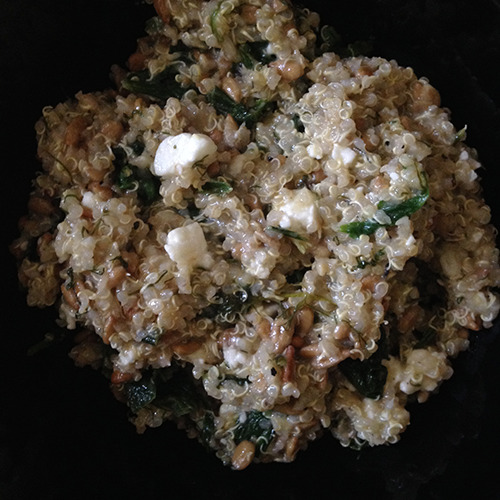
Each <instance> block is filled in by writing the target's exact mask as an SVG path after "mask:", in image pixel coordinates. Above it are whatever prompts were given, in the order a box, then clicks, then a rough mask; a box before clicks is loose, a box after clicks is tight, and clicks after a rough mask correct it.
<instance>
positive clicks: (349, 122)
mask: <svg viewBox="0 0 500 500" xmlns="http://www.w3.org/2000/svg"><path fill="white" fill-rule="evenodd" d="M154 7H155V9H156V12H157V14H158V15H157V16H156V17H153V18H152V19H151V20H150V21H149V22H148V23H147V26H146V35H145V36H144V38H142V39H140V40H138V44H137V50H136V52H135V53H134V54H132V55H131V56H130V58H129V60H128V66H127V68H119V67H118V66H114V67H113V68H112V72H113V75H114V80H115V81H116V82H117V87H116V89H114V90H105V91H102V92H93V93H85V94H84V93H81V92H80V93H78V94H77V95H76V96H75V98H74V99H71V100H69V101H67V102H63V103H61V104H58V105H57V106H55V107H47V108H45V109H44V110H43V113H42V117H41V119H40V120H39V121H38V123H37V124H36V134H37V138H38V156H39V158H40V161H41V163H42V166H43V171H42V172H41V173H40V174H39V175H38V176H37V177H36V179H35V182H34V190H33V193H32V195H31V198H30V201H29V206H28V214H27V216H26V217H24V218H23V219H22V221H21V223H20V227H21V234H20V236H19V238H18V239H17V240H16V241H15V242H14V243H13V244H12V251H13V253H14V254H15V255H16V257H18V260H19V279H20V282H21V283H22V285H23V286H24V287H25V288H26V291H27V301H28V304H29V305H30V306H36V307H48V306H52V307H56V308H57V309H58V311H59V323H60V325H61V326H63V327H65V328H67V329H68V330H69V331H70V332H73V333H71V334H72V335H73V336H74V340H75V346H74V347H73V349H72V350H71V353H70V355H71V357H72V358H73V359H74V361H75V364H76V365H77V366H87V365H90V366H92V367H93V368H95V369H98V370H100V371H102V373H103V374H104V375H105V376H106V377H107V378H108V379H109V383H110V386H111V390H112V393H113V394H114V395H115V396H116V397H117V398H118V399H119V400H120V401H123V402H124V403H125V404H126V405H128V407H129V409H130V412H131V414H132V415H133V416H132V421H133V423H134V424H135V426H136V428H137V430H138V432H143V431H145V429H146V428H147V427H156V426H159V425H161V424H162V423H163V422H164V421H166V420H175V421H176V422H178V424H179V426H181V427H183V428H185V429H187V432H188V434H189V435H190V436H196V437H197V438H198V439H199V440H200V441H201V442H202V443H203V444H204V445H206V446H208V447H209V448H211V449H213V450H214V452H215V453H216V455H217V456H218V457H219V458H220V459H221V460H222V462H223V463H225V464H228V465H231V466H232V467H233V468H235V469H243V468H245V467H247V466H248V465H249V464H250V463H251V462H252V461H261V462H270V461H285V462H288V461H292V460H293V459H294V458H295V456H296V454H297V452H298V451H299V450H301V449H304V448H305V447H306V446H307V444H308V442H310V441H311V440H314V439H315V438H317V437H318V436H320V435H321V434H322V433H324V432H325V431H329V432H331V433H333V435H334V436H335V437H336V438H337V439H338V440H339V441H340V442H341V443H342V445H345V446H355V447H357V446H361V445H364V444H367V445H371V446H373V445H380V444H384V443H394V442H396V441H398V439H399V438H400V435H401V433H402V432H403V431H404V430H405V428H406V427H407V425H408V424H409V422H410V413H409V409H411V405H410V403H412V402H415V401H418V402H424V401H425V400H426V399H427V398H428V396H429V395H430V394H431V393H432V392H433V391H435V390H436V389H437V388H438V387H439V385H440V384H441V383H442V382H443V381H444V380H446V379H448V378H449V377H451V376H452V373H453V369H452V366H451V362H450V361H451V360H452V359H453V358H454V357H456V356H457V355H458V354H459V353H460V352H461V351H464V350H466V349H467V348H468V345H469V340H468V338H469V335H470V333H469V332H470V331H474V332H475V331H478V330H480V329H483V328H488V327H490V326H491V325H492V322H493V321H494V319H495V318H496V316H497V314H498V311H499V307H500V303H499V298H498V296H497V295H496V294H495V293H494V292H493V289H494V288H495V287H498V286H499V284H500V270H499V266H498V261H499V258H498V257H499V255H498V250H497V249H496V247H495V234H496V233H495V229H494V228H493V226H492V225H491V224H490V210H489V207H488V206H487V205H486V204H485V202H484V201H483V198H482V194H481V189H480V185H479V178H478V174H477V170H478V168H479V167H480V163H479V162H478V159H477V157H476V153H475V151H473V150H472V149H470V148H468V147H467V146H466V144H465V143H464V139H465V130H456V129H455V127H454V125H453V124H452V123H451V121H450V116H449V112H448V111H447V110H446V109H444V108H442V107H441V103H440V96H439V93H438V91H437V90H436V89H435V88H434V87H432V85H431V84H430V83H429V82H428V81H427V80H426V79H425V78H419V77H418V76H416V75H415V74H414V72H413V71H412V69H411V68H405V67H400V66H399V65H398V64H397V63H396V62H395V61H388V60H386V59H383V58H381V57H364V56H351V57H347V58H341V57H340V55H338V54H337V53H336V52H335V51H332V47H329V46H328V43H327V42H328V37H327V36H326V35H325V33H326V31H325V28H322V27H321V26H320V21H319V17H318V15H317V14H316V13H314V12H310V11H309V10H306V9H299V8H297V7H295V6H291V5H290V3H289V2H281V1H279V0H276V1H264V0H222V1H220V0H210V1H202V0H175V1H174V0H158V1H156V0H155V2H154Z"/></svg>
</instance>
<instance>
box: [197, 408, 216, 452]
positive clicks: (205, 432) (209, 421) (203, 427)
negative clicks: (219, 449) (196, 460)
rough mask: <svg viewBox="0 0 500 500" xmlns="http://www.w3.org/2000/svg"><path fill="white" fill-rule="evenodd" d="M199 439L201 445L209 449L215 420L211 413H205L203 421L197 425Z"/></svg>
mask: <svg viewBox="0 0 500 500" xmlns="http://www.w3.org/2000/svg"><path fill="white" fill-rule="evenodd" d="M198 427H199V428H198V430H199V437H200V441H201V443H202V444H203V445H204V446H205V447H206V448H208V449H210V441H211V439H212V437H213V435H214V432H215V418H214V413H213V412H212V411H207V412H205V415H204V416H203V419H202V420H201V421H200V424H198Z"/></svg>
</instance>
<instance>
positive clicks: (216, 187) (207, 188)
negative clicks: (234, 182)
mask: <svg viewBox="0 0 500 500" xmlns="http://www.w3.org/2000/svg"><path fill="white" fill-rule="evenodd" d="M201 189H202V192H204V193H207V194H218V195H222V194H227V193H230V192H231V191H232V190H233V188H232V187H231V185H229V184H228V183H227V182H224V181H208V182H205V184H203V186H202V188H201Z"/></svg>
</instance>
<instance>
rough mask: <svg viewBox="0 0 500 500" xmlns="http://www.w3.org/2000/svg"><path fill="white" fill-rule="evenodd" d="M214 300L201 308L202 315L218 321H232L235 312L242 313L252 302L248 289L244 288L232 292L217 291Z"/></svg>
mask: <svg viewBox="0 0 500 500" xmlns="http://www.w3.org/2000/svg"><path fill="white" fill-rule="evenodd" d="M214 299H215V300H214V302H213V303H211V304H210V305H209V306H207V307H205V308H204V309H203V310H202V314H201V315H202V316H203V317H205V318H211V319H215V321H217V322H219V323H232V322H233V321H234V317H235V316H236V315H237V314H244V312H245V311H246V310H247V309H248V307H250V305H251V303H252V294H251V292H250V289H248V288H244V289H240V290H236V291H235V292H233V293H223V292H219V293H217V294H216V295H215V297H214Z"/></svg>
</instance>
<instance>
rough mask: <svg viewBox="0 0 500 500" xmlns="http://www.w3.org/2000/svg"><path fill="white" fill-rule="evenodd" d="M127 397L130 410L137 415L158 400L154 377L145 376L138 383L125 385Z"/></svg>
mask: <svg viewBox="0 0 500 500" xmlns="http://www.w3.org/2000/svg"><path fill="white" fill-rule="evenodd" d="M125 395H126V398H127V405H128V407H129V408H130V410H131V411H132V412H134V413H137V412H138V411H139V410H140V409H141V408H144V407H145V406H147V405H148V404H149V403H151V402H152V401H154V399H155V398H156V383H155V381H154V380H153V377H151V376H149V375H143V377H142V378H141V379H140V380H138V381H137V382H135V381H134V382H128V383H127V384H125Z"/></svg>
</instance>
